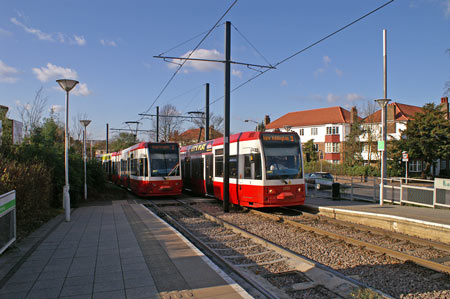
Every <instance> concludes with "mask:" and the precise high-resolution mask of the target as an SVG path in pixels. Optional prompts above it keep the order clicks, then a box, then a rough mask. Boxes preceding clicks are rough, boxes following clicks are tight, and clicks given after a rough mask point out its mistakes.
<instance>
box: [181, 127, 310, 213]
mask: <svg viewBox="0 0 450 299" xmlns="http://www.w3.org/2000/svg"><path fill="white" fill-rule="evenodd" d="M223 147H224V142H223V138H217V139H214V140H210V141H207V142H203V143H197V144H194V145H189V146H184V147H182V148H181V150H180V155H181V170H182V174H183V188H184V189H185V190H188V191H191V192H193V193H196V194H200V195H208V196H213V197H216V198H218V199H222V194H223V193H222V192H223V159H224V153H223V150H224V149H223ZM229 161H230V166H229V168H230V173H229V177H230V180H229V200H230V202H231V203H233V204H235V205H240V206H245V207H254V208H263V207H279V206H296V205H302V204H304V202H305V180H304V174H303V159H302V150H301V143H300V138H299V136H298V135H297V133H294V132H287V133H281V132H280V133H275V132H243V133H238V134H234V135H231V136H230V160H229Z"/></svg>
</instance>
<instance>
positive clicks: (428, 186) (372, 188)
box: [308, 177, 450, 208]
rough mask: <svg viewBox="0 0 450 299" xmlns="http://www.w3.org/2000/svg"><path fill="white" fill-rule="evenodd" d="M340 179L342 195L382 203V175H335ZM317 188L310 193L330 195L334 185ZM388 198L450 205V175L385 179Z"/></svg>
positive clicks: (433, 206) (405, 202)
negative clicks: (370, 176) (431, 178)
mask: <svg viewBox="0 0 450 299" xmlns="http://www.w3.org/2000/svg"><path fill="white" fill-rule="evenodd" d="M335 182H337V183H340V196H341V198H345V199H349V200H360V201H368V202H374V203H378V202H379V201H380V178H376V177H375V178H364V177H335ZM313 187H314V190H310V191H309V192H308V195H309V196H312V197H317V196H325V197H330V198H331V196H332V194H331V189H326V190H321V191H318V190H316V185H314V186H313ZM384 201H385V202H390V203H392V204H400V205H401V204H412V205H418V206H425V207H432V208H436V207H447V208H450V179H438V178H437V179H436V180H423V179H413V178H408V179H405V178H389V179H385V181H384Z"/></svg>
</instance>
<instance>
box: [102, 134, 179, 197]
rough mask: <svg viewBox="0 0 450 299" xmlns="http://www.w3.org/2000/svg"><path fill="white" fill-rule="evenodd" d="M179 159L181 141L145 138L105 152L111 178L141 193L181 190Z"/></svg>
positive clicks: (162, 194)
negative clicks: (107, 152)
mask: <svg viewBox="0 0 450 299" xmlns="http://www.w3.org/2000/svg"><path fill="white" fill-rule="evenodd" d="M179 162H180V155H179V146H178V144H177V143H164V142H160V143H153V142H141V143H139V144H136V145H133V146H131V147H129V148H126V149H124V150H121V151H119V152H114V153H109V154H105V155H103V156H102V164H103V167H104V169H105V171H106V172H107V174H108V177H109V179H110V180H111V181H112V182H114V183H116V184H117V185H120V186H123V187H125V188H128V189H130V190H131V191H132V192H133V193H135V194H136V195H139V196H164V195H179V194H181V191H182V181H181V174H180V167H179V166H180V163H179Z"/></svg>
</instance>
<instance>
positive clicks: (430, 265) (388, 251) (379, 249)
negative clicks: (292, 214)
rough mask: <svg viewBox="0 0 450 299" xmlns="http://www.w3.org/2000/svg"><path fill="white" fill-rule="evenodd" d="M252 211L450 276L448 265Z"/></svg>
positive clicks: (253, 211) (277, 216)
mask: <svg viewBox="0 0 450 299" xmlns="http://www.w3.org/2000/svg"><path fill="white" fill-rule="evenodd" d="M250 211H251V213H254V214H256V215H260V216H263V217H266V218H270V219H273V220H275V221H283V222H284V223H287V224H290V225H292V226H295V227H298V228H300V229H303V230H306V231H310V232H314V233H316V234H319V235H323V236H327V237H330V238H333V239H336V240H341V241H344V242H346V243H348V244H352V245H355V246H361V247H365V248H368V249H370V250H372V251H376V252H379V253H384V254H386V255H388V256H391V257H394V258H397V259H400V260H403V261H411V262H413V263H416V264H417V265H420V266H423V267H425V268H428V269H432V270H434V271H439V272H445V273H449V274H450V267H449V266H446V265H443V264H439V263H436V262H433V261H430V260H426V259H422V258H419V257H415V256H412V255H409V254H406V253H402V252H399V251H396V250H392V249H389V248H384V247H381V246H378V245H375V244H371V243H368V242H364V241H360V240H357V239H354V238H351V237H347V236H342V235H339V234H336V233H332V232H329V231H326V230H323V229H320V228H316V227H311V226H308V225H305V224H302V223H298V222H296V221H293V220H289V219H286V218H285V217H284V216H279V215H271V214H267V213H264V212H260V211H256V210H250Z"/></svg>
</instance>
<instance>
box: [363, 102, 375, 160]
mask: <svg viewBox="0 0 450 299" xmlns="http://www.w3.org/2000/svg"><path fill="white" fill-rule="evenodd" d="M378 109H379V108H378V104H377V103H376V102H375V101H371V100H368V101H367V102H366V103H365V104H364V105H363V106H362V108H360V110H359V111H361V116H362V117H363V118H365V120H364V121H363V123H362V126H363V130H362V131H363V137H364V138H365V146H366V149H367V161H368V162H369V165H370V162H371V161H372V157H377V156H378V150H377V141H378V139H379V137H380V136H379V134H380V132H379V130H378V129H379V125H378V123H375V119H374V113H375V112H376V111H377V110H378Z"/></svg>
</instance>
